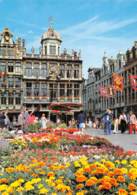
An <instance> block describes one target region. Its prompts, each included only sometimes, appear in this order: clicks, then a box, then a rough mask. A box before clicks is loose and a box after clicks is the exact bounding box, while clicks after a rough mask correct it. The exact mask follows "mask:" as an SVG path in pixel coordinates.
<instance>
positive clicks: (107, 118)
mask: <svg viewBox="0 0 137 195" xmlns="http://www.w3.org/2000/svg"><path fill="white" fill-rule="evenodd" d="M112 119H113V116H112V111H111V110H110V109H107V111H106V113H105V114H104V116H103V119H102V120H103V123H104V133H105V134H106V135H110V134H111V133H112Z"/></svg>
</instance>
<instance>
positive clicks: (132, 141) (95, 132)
mask: <svg viewBox="0 0 137 195" xmlns="http://www.w3.org/2000/svg"><path fill="white" fill-rule="evenodd" d="M85 132H86V133H88V134H90V135H92V136H99V137H104V138H107V139H108V140H109V141H110V142H111V143H112V144H114V145H119V146H121V147H123V148H124V149H125V150H135V151H137V133H136V134H132V135H129V134H128V132H126V133H124V134H121V133H118V134H112V135H104V131H103V130H102V129H92V128H90V129H86V130H85Z"/></svg>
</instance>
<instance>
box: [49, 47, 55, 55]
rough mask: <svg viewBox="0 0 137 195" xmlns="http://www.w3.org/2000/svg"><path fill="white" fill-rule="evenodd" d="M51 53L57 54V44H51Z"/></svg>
mask: <svg viewBox="0 0 137 195" xmlns="http://www.w3.org/2000/svg"><path fill="white" fill-rule="evenodd" d="M50 55H56V46H54V45H50Z"/></svg>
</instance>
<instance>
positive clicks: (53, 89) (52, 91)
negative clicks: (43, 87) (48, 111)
mask: <svg viewBox="0 0 137 195" xmlns="http://www.w3.org/2000/svg"><path fill="white" fill-rule="evenodd" d="M49 92H50V101H51V102H52V101H57V94H58V93H57V84H50V85H49Z"/></svg>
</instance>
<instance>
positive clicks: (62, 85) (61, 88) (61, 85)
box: [60, 84, 65, 97]
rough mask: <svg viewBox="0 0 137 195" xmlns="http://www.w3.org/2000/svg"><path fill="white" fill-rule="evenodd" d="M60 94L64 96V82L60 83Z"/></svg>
mask: <svg viewBox="0 0 137 195" xmlns="http://www.w3.org/2000/svg"><path fill="white" fill-rule="evenodd" d="M60 96H63V97H64V96H65V84H60Z"/></svg>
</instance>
